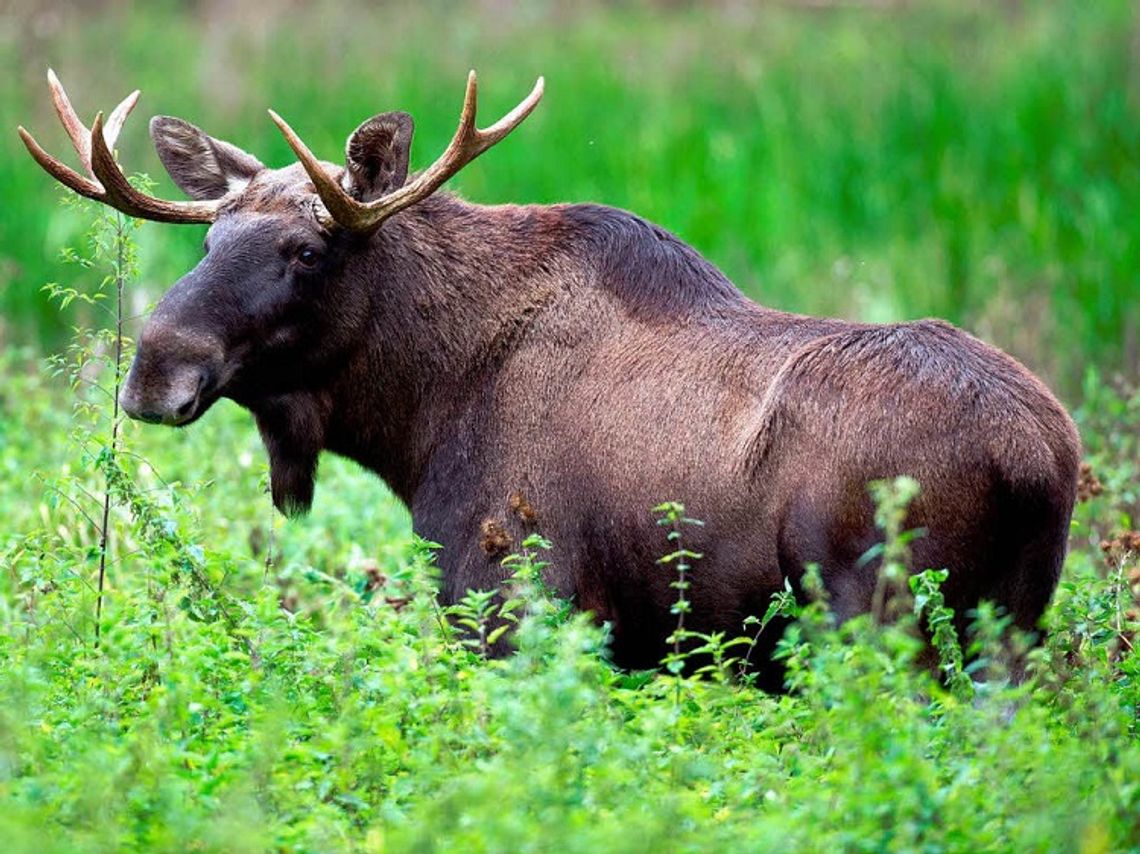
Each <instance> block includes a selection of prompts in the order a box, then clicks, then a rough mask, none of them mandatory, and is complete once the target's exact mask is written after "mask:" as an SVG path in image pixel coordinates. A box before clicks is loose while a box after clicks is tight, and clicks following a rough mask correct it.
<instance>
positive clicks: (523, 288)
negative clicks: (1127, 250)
mask: <svg viewBox="0 0 1140 854" xmlns="http://www.w3.org/2000/svg"><path fill="white" fill-rule="evenodd" d="M160 146H161V141H160ZM329 168H330V169H332V168H334V167H331V166H330V167H329ZM382 171H383V170H377V172H378V174H379V173H380V172H382ZM198 183H209V182H208V181H199V182H198ZM314 203H315V198H314V196H313V195H312V187H311V185H309V184H308V181H307V180H306V178H305V176H304V173H303V172H302V171H301V170H300V169H299V167H296V166H293V167H290V168H288V169H284V170H279V171H264V172H260V173H258V174H257V175H256V176H255V177H254V178H253V180H252V181H251V182H250V183H249V185H248V186H247V187H246V188H245V190H244V191H243V192H241V193H240V194H237V195H235V196H234V197H233V198H232V199H230V200H228V201H227V203H226V206H225V209H226V211H227V213H226V214H225V215H224V216H223V217H222V218H221V219H219V221H218V223H217V224H215V226H214V227H213V229H212V230H211V235H210V238H211V242H212V243H213V244H214V246H213V247H212V248H211V250H210V254H209V255H208V256H207V257H206V259H205V260H204V261H203V262H202V264H201V265H199V267H198V268H196V269H195V270H194V271H192V272H191V273H190V274H188V275H187V276H186V277H185V278H184V279H183V280H182V281H181V282H179V283H178V284H177V285H176V286H175V287H174V288H172V289H171V292H170V293H169V294H168V295H167V296H166V297H165V298H164V300H163V302H162V303H161V304H160V305H159V307H158V308H157V310H156V311H155V314H154V316H153V317H152V319H151V321H150V322H149V324H148V326H147V329H146V330H144V333H143V336H142V341H141V346H140V348H139V352H138V356H137V359H136V362H135V365H134V367H133V369H132V372H131V376H130V379H129V381H128V384H127V390H126V392H125V394H124V405H125V406H126V407H127V410H128V412H131V413H133V414H136V415H140V416H141V417H148V418H151V419H152V420H164V421H166V422H167V423H188V421H190V420H193V419H194V418H196V417H197V416H198V415H200V414H201V412H203V411H205V409H206V408H207V407H208V406H209V404H210V402H212V400H213V399H215V398H216V397H218V396H223V395H224V396H228V397H232V398H233V399H235V400H237V401H238V402H239V403H241V404H242V405H244V406H246V407H248V408H249V409H250V410H251V411H252V412H253V413H254V415H255V417H256V419H257V423H258V426H259V428H260V430H261V433H262V435H263V437H264V439H265V443H266V447H267V449H268V452H269V457H270V465H271V476H272V486H273V497H274V501H275V502H276V504H277V506H278V507H281V508H282V509H285V510H288V511H294V510H303V509H305V508H307V507H308V505H309V503H310V502H311V501H312V495H313V479H314V476H315V471H316V463H317V458H318V455H319V454H320V453H321V452H322V451H331V452H333V453H337V454H341V455H344V456H347V457H350V458H352V459H354V460H356V461H358V462H360V463H361V464H362V465H364V466H366V467H368V468H370V469H371V470H373V471H375V472H376V473H377V474H379V475H380V476H381V477H382V478H383V479H384V480H385V481H386V482H387V483H388V485H389V486H390V487H391V488H392V490H393V491H394V492H395V493H396V494H397V495H398V496H399V497H400V498H401V499H402V500H403V501H404V502H405V503H406V504H407V505H408V507H409V508H410V509H411V512H412V518H413V524H414V527H415V529H416V531H417V532H418V533H420V534H421V535H423V536H424V537H427V538H428V539H430V540H434V541H436V542H439V543H441V544H442V545H443V549H442V551H441V552H440V553H439V563H440V565H441V567H442V569H443V584H442V591H441V595H442V598H443V599H444V600H445V601H447V602H454V601H455V600H456V599H457V598H458V597H460V596H462V595H463V593H464V592H465V591H466V590H468V589H470V588H475V589H480V588H481V589H488V588H493V587H496V586H498V585H499V584H500V582H501V581H502V579H503V578H504V575H505V574H506V573H505V570H504V569H503V567H502V566H501V564H500V559H501V557H502V556H503V554H504V553H505V552H506V551H507V550H508V549H510V548H513V547H515V544H517V543H518V542H521V540H522V539H523V538H524V537H525V536H526V535H527V533H529V532H530V531H531V530H533V529H535V527H537V528H538V529H539V530H541V532H542V533H543V534H544V535H545V536H547V537H548V538H549V539H551V540H552V541H553V543H554V551H553V553H552V555H551V559H552V567H551V569H550V571H549V575H550V577H549V579H548V581H549V583H550V584H551V585H552V586H553V587H555V588H556V589H557V590H558V591H560V592H561V594H563V595H565V596H568V597H572V598H573V599H574V600H575V601H576V602H577V604H578V605H579V606H580V607H583V608H587V609H589V610H591V611H592V612H593V613H594V614H595V616H596V617H597V619H598V620H605V621H608V622H610V623H611V624H612V626H613V639H614V641H613V642H614V647H613V655H614V658H615V660H616V661H617V662H618V663H619V664H622V665H624V666H628V667H645V666H653V665H655V664H656V663H657V662H658V661H659V660H660V658H661V656H662V654H663V653H664V651H665V638H666V637H667V636H668V634H669V632H670V631H671V629H672V626H673V624H674V622H675V617H674V616H673V615H672V614H671V613H670V605H671V604H672V602H673V600H674V599H675V596H676V592H675V590H673V589H672V588H671V587H670V582H671V581H672V580H673V578H672V576H671V573H670V572H669V571H667V570H664V569H663V568H662V567H661V566H660V565H659V564H657V563H656V559H657V558H658V557H659V556H660V555H662V554H663V553H665V552H666V551H667V549H668V548H669V544H668V543H667V541H666V539H665V533H664V531H663V530H662V529H661V528H660V527H659V526H658V525H656V524H655V522H654V519H653V517H652V515H651V513H650V508H652V507H653V506H654V505H656V504H658V503H660V502H662V501H665V500H679V501H683V502H684V503H685V505H686V507H687V510H688V512H689V514H690V515H692V516H695V517H698V518H700V519H702V520H704V521H705V523H706V524H705V526H704V527H702V528H699V529H693V530H692V531H691V532H689V533H688V536H689V538H690V542H689V543H688V544H687V545H689V547H691V548H693V549H695V550H696V551H699V552H703V553H704V557H703V558H702V559H701V560H699V561H697V562H696V563H695V565H694V568H693V571H692V573H691V579H690V580H691V582H692V588H691V590H690V595H691V599H692V606H693V610H692V614H691V617H690V618H689V620H688V622H689V624H690V627H691V628H692V629H694V630H696V631H724V632H726V633H728V634H729V635H730V636H732V635H735V634H737V633H739V632H740V631H741V628H742V621H743V619H744V618H745V617H746V616H748V615H750V614H756V613H762V612H763V611H764V609H765V607H766V606H767V604H768V601H769V597H770V596H771V595H772V594H773V593H774V592H776V591H778V590H780V589H782V587H783V585H784V581H785V579H790V580H792V581H793V582H796V581H798V579H799V578H800V576H801V575H802V572H803V568H804V565H805V564H806V563H809V562H815V563H818V564H819V565H820V567H821V570H822V573H823V578H824V581H825V583H826V585H827V586H828V588H829V591H830V594H831V600H832V603H833V605H834V607H835V609H836V611H837V612H838V614H839V615H840V616H843V617H847V616H851V615H853V614H857V613H861V612H865V611H867V610H868V608H869V607H870V600H871V595H872V591H873V589H874V576H875V571H876V566H875V563H874V562H873V561H872V562H869V563H866V562H862V561H860V558H861V556H862V555H863V554H864V553H865V552H866V551H867V549H868V548H870V547H871V546H872V545H873V544H874V543H875V542H876V541H877V539H878V538H879V534H878V532H877V531H876V529H875V525H874V521H873V508H872V505H871V502H870V499H869V497H868V493H867V489H866V484H867V482H868V481H869V480H873V479H877V478H884V477H891V476H894V475H900V474H909V475H912V476H914V477H916V478H917V479H918V480H919V481H920V483H921V484H922V487H923V492H922V494H921V496H920V497H919V499H917V501H916V502H915V504H914V506H913V507H912V509H911V514H910V518H909V520H908V525H910V526H912V527H922V528H923V529H925V531H926V534H925V536H923V537H921V538H920V539H918V540H916V541H915V544H914V559H915V566H916V568H925V567H947V568H949V569H950V571H951V575H950V581H949V582H948V584H947V587H946V593H947V597H948V601H949V603H950V604H951V605H952V606H953V607H954V608H955V609H956V610H957V612H958V613H959V614H960V615H963V614H965V613H966V611H967V610H968V609H969V608H970V607H972V606H973V605H974V604H975V603H976V602H977V601H978V600H979V599H981V598H987V599H992V600H995V601H997V602H998V603H999V604H1000V605H1002V606H1004V607H1005V608H1007V609H1008V610H1009V611H1010V613H1011V614H1012V615H1013V616H1014V618H1015V620H1016V622H1017V624H1018V625H1019V626H1021V627H1023V628H1026V629H1033V628H1035V627H1036V624H1037V621H1038V619H1039V617H1040V616H1041V613H1042V611H1043V609H1044V607H1045V605H1046V604H1047V602H1048V600H1049V598H1050V596H1051V594H1052V591H1053V589H1054V587H1055V585H1056V583H1057V579H1058V574H1059V572H1060V567H1061V561H1062V559H1063V556H1064V551H1065V543H1066V534H1067V529H1068V523H1069V515H1070V512H1071V508H1072V503H1073V495H1074V488H1075V483H1076V477H1077V468H1078V459H1079V442H1078V438H1077V435H1076V432H1075V429H1074V427H1073V424H1072V422H1071V421H1070V419H1069V417H1068V416H1067V415H1066V413H1065V411H1064V409H1063V408H1062V407H1061V406H1060V404H1058V403H1057V401H1056V400H1055V399H1054V398H1053V396H1052V395H1051V394H1050V393H1049V392H1048V390H1047V389H1046V388H1045V387H1044V386H1043V385H1042V384H1041V383H1040V382H1039V381H1038V380H1037V379H1036V378H1035V377H1033V375H1032V374H1030V373H1029V372H1028V371H1027V370H1026V369H1025V368H1023V367H1022V366H1021V365H1020V364H1018V363H1017V362H1016V361H1014V360H1013V359H1011V358H1010V357H1009V356H1007V355H1005V354H1004V353H1001V352H1000V351H998V350H996V349H994V348H992V347H989V346H987V345H985V344H983V343H981V342H980V341H978V340H976V339H974V338H972V337H971V336H969V335H967V334H966V333H964V332H961V331H960V330H957V329H955V328H954V327H952V326H949V325H948V324H945V323H943V322H940V321H933V320H924V321H917V322H913V323H900V324H890V325H882V326H873V325H866V324H852V323H845V322H843V321H839V320H829V319H817V318H810V317H802V316H797V315H791V314H786V313H783V312H779V311H774V310H771V309H767V308H763V307H761V306H758V305H756V304H754V303H752V302H749V301H748V300H747V299H746V298H745V297H744V296H742V295H741V293H740V292H739V291H738V290H737V289H736V288H735V287H734V286H733V285H732V284H731V283H730V282H729V281H728V280H727V279H725V277H724V276H723V275H722V274H721V273H720V272H719V271H718V270H716V269H715V268H714V267H713V266H712V265H710V264H709V263H708V262H707V261H705V260H704V259H703V258H701V256H700V255H698V254H697V253H696V252H695V251H693V250H692V249H690V248H689V247H688V246H686V245H685V244H683V243H682V242H680V241H679V240H678V239H677V238H675V237H673V236H672V235H670V234H669V233H667V232H665V231H664V230H662V229H661V228H659V227H657V226H655V225H652V224H650V223H647V222H645V221H643V220H641V219H639V218H637V217H636V216H634V215H632V214H629V213H625V212H622V211H618V210H613V209H610V208H604V207H600V206H596V205H556V206H551V207H515V206H503V207H480V206H477V205H471V204H467V203H465V202H463V201H460V200H458V199H455V198H453V197H450V196H447V195H443V194H437V195H436V196H434V197H431V198H429V199H427V200H426V201H424V202H421V203H419V204H417V205H415V206H413V207H411V208H409V209H408V210H406V211H405V212H403V213H400V214H397V215H396V216H394V217H393V218H392V219H391V220H389V221H388V222H386V223H385V224H384V226H383V227H382V228H380V229H379V230H378V231H377V232H376V233H375V234H373V235H371V236H361V235H354V234H347V233H343V232H340V231H334V232H333V233H327V232H326V231H324V230H323V229H322V228H321V227H320V226H319V224H318V222H317V220H316V218H315V217H314V216H313V204H314ZM301 245H319V246H320V247H321V261H320V266H319V268H317V269H315V270H303V269H301V268H300V267H298V263H299V262H298V261H297V260H296V259H297V258H298V257H300V256H299V255H297V247H298V246H301ZM188 341H191V342H194V346H193V347H188V346H187V344H186V342H188ZM210 347H212V348H213V355H211V356H209V357H203V356H202V353H203V348H206V349H207V350H208V349H209V348H210ZM187 365H190V366H191V367H187ZM188 372H189V373H188ZM195 372H197V373H195ZM164 377H175V378H178V379H177V381H175V380H173V379H172V380H169V381H164V379H163V378H164ZM186 377H191V378H193V377H197V378H198V379H197V380H195V381H196V382H197V389H198V391H197V396H196V397H195V398H194V399H193V401H191V402H189V403H188V402H186V400H187V397H186V396H187V395H188V394H189V392H187V391H186V390H185V389H187V388H190V387H191V385H192V382H191V380H190V379H186ZM172 388H176V389H179V391H178V392H177V394H175V393H174V392H172V391H171V390H170V389H172ZM172 395H173V397H172ZM175 398H177V399H175ZM179 401H181V403H179ZM175 404H179V405H178V406H177V407H176V406H175ZM175 410H177V413H176V414H174V415H172V414H171V413H172V412H174V411H175ZM326 500H335V496H330V497H329V498H328V499H326ZM535 507H539V508H541V510H542V512H541V514H538V513H536V512H535V509H534V508H535ZM765 640H769V639H765ZM766 673H767V675H768V676H769V677H770V679H769V684H773V685H774V684H778V681H779V677H778V671H776V670H775V669H771V668H769V669H767V670H766Z"/></svg>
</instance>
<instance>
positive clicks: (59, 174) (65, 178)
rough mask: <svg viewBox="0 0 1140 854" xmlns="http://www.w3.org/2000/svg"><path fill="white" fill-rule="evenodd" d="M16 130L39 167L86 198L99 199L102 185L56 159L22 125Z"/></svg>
mask: <svg viewBox="0 0 1140 854" xmlns="http://www.w3.org/2000/svg"><path fill="white" fill-rule="evenodd" d="M16 131H17V132H18V133H19V134H20V139H21V140H23V143H24V147H25V148H27V149H28V154H30V155H32V157H33V158H34V159H35V161H36V163H38V164H40V167H41V168H42V169H43V170H44V171H45V172H47V173H48V174H49V175H51V176H52V177H53V178H55V180H57V181H59V183H61V184H63V186H65V187H67V188H68V189H70V190H74V191H75V192H77V193H79V195H81V196H85V197H86V198H88V199H95V201H99V200H100V199H101V197H102V194H103V188H102V187H100V186H99V185H98V184H97V183H95V182H94V181H93V180H91V179H90V178H86V177H84V176H83V175H80V174H79V173H78V172H76V171H75V170H74V169H72V168H71V167H70V166H68V165H67V164H66V163H63V162H62V161H60V160H57V159H56V158H55V157H52V156H51V155H50V154H48V153H47V152H46V151H44V150H43V148H42V147H41V146H40V144H39V143H38V142H36V138H35V137H34V136H32V135H31V134H30V133H28V132H27V131H26V130H25V129H24V126H23V125H21V126H19V127H18V128H16Z"/></svg>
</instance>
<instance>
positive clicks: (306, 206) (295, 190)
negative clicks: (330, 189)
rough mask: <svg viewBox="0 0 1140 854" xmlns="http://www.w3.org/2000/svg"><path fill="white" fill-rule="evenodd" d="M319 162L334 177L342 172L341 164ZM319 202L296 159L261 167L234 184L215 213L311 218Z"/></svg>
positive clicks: (314, 217)
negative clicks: (244, 181) (246, 180)
mask: <svg viewBox="0 0 1140 854" xmlns="http://www.w3.org/2000/svg"><path fill="white" fill-rule="evenodd" d="M322 165H324V167H325V169H326V170H327V171H328V173H329V174H330V175H332V176H333V177H334V178H336V179H338V180H339V178H340V175H341V173H343V172H344V170H343V169H342V168H341V167H339V166H334V165H333V164H331V163H324V164H322ZM319 204H320V197H319V196H318V195H317V192H316V188H315V187H313V182H312V181H311V180H309V176H308V174H307V173H306V172H305V169H304V167H303V166H302V165H301V164H300V163H293V164H291V165H289V166H286V167H284V168H283V169H262V170H261V171H260V172H258V173H257V174H256V175H254V176H253V178H251V179H250V181H249V183H247V184H246V185H245V186H243V187H241V188H235V190H234V191H232V192H231V193H230V194H229V195H227V196H226V197H225V198H224V199H223V200H222V203H221V206H220V207H219V210H218V213H219V214H222V215H224V214H253V213H256V214H272V215H277V216H283V215H284V216H297V215H302V216H304V217H306V218H307V219H313V220H314V221H315V220H316V208H317V205H319Z"/></svg>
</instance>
